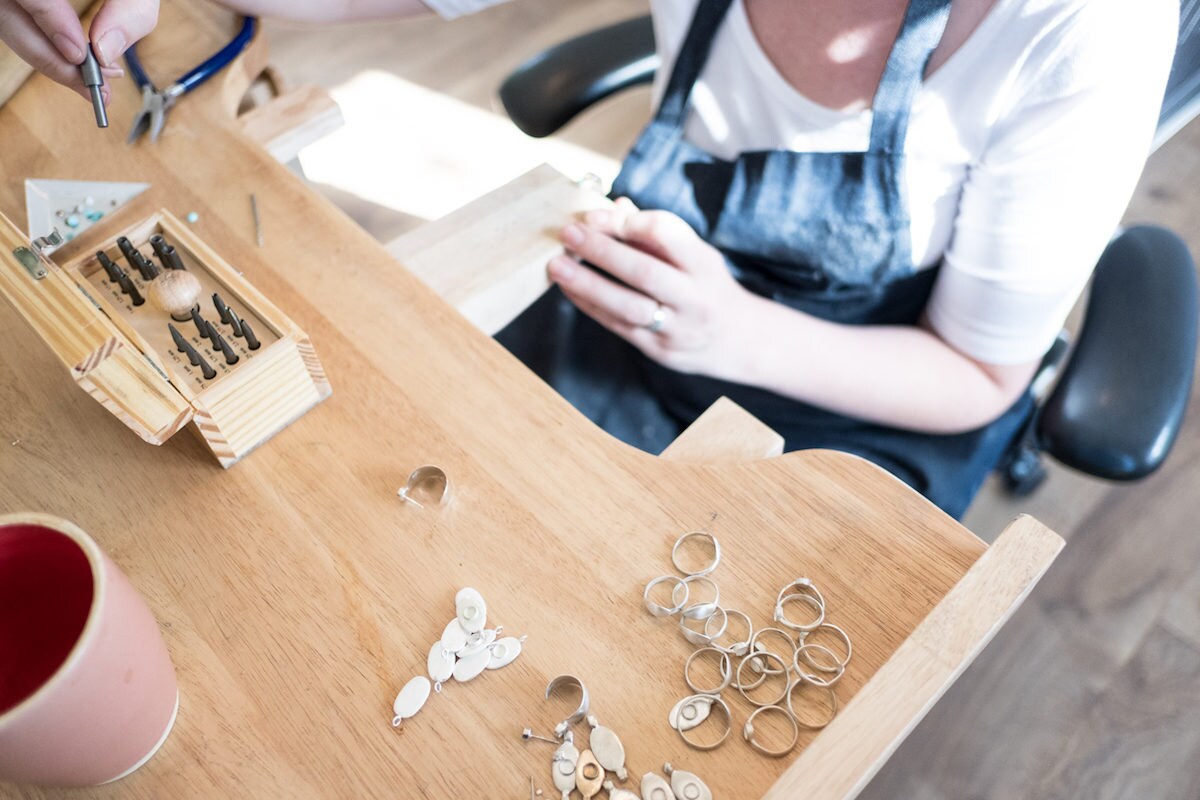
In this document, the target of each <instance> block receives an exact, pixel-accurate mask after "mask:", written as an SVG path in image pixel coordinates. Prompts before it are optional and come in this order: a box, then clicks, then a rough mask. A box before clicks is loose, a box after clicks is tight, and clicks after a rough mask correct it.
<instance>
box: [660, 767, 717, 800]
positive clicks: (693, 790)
mask: <svg viewBox="0 0 1200 800" xmlns="http://www.w3.org/2000/svg"><path fill="white" fill-rule="evenodd" d="M663 772H665V773H667V776H668V777H670V779H671V791H672V792H674V793H675V797H676V800H712V791H711V790H710V789H709V788H708V785H707V784H705V783H704V781H702V780H700V779H699V778H698V777H696V776H695V775H693V774H692V773H690V772H684V771H683V770H681V769H675V768H674V767H672V766H671V765H670V764H663Z"/></svg>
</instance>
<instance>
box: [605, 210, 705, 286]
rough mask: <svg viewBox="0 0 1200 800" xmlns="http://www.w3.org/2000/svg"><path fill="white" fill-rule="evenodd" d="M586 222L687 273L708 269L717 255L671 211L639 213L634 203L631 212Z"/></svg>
mask: <svg viewBox="0 0 1200 800" xmlns="http://www.w3.org/2000/svg"><path fill="white" fill-rule="evenodd" d="M630 209H633V210H630ZM584 221H585V222H587V224H588V226H590V227H592V228H594V229H596V230H598V231H602V232H604V233H607V234H608V235H609V236H613V237H616V238H618V239H621V240H622V241H625V242H629V243H630V244H633V245H635V246H636V247H637V248H638V249H641V250H644V251H646V252H648V253H651V254H653V255H655V256H658V257H659V258H660V259H662V260H663V261H666V262H668V263H670V264H674V265H675V266H676V267H678V268H680V269H682V270H684V271H685V272H692V271H695V270H696V269H697V268H700V267H703V266H707V263H706V261H707V260H708V259H711V258H712V257H713V255H714V253H715V251H713V250H712V249H711V248H710V247H708V246H707V245H706V244H705V242H704V240H703V239H701V238H700V237H699V235H697V233H696V232H695V231H694V230H692V227H691V226H690V225H688V224H687V223H686V222H684V221H683V220H682V219H681V218H680V217H678V216H676V215H675V214H671V213H669V212H667V211H637V210H636V208H635V207H634V206H633V204H632V203H630V204H629V208H624V207H621V208H617V209H612V210H609V209H603V210H598V211H589V212H588V213H587V214H586V215H585V216H584Z"/></svg>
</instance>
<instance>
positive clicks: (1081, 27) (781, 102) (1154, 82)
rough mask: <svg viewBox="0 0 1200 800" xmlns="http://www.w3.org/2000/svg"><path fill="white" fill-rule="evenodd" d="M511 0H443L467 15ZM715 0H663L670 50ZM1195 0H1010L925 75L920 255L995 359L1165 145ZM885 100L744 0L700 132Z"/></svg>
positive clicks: (658, 16) (1019, 345) (911, 170)
mask: <svg viewBox="0 0 1200 800" xmlns="http://www.w3.org/2000/svg"><path fill="white" fill-rule="evenodd" d="M497 1H498V0H425V2H427V3H428V5H429V6H430V7H432V8H433V9H434V10H435V11H438V12H439V13H441V14H443V16H447V17H449V16H457V15H458V14H461V13H466V12H469V11H474V10H477V9H479V8H482V7H484V6H487V5H492V4H494V3H495V2H497ZM696 3H697V0H651V8H652V11H653V15H654V27H655V34H656V38H657V42H658V48H659V52H660V53H661V55H662V57H663V64H664V68H663V69H662V70H661V71H660V72H659V74H658V76H657V77H656V81H655V95H654V96H655V102H656V104H657V100H658V97H659V96H660V95H661V92H662V91H663V88H664V84H665V81H666V79H667V77H668V76H669V74H670V69H671V66H672V65H673V64H674V61H675V58H676V55H677V54H678V51H679V48H680V46H681V45H682V42H683V38H684V36H685V34H686V32H687V27H688V24H689V23H690V21H691V18H692V14H693V13H694V11H695V7H696ZM1178 18H1179V2H1178V0H996V3H995V6H994V7H993V8H992V9H991V11H990V12H989V13H988V15H987V17H985V18H984V20H983V21H982V22H981V23H980V24H979V27H978V28H976V30H975V31H974V32H973V33H972V34H971V36H970V37H969V38H968V39H967V41H966V42H965V43H964V44H963V45H962V47H961V48H960V49H959V50H958V51H957V52H956V53H954V55H952V56H951V57H950V59H949V60H948V61H947V62H946V63H945V64H943V65H942V66H941V67H940V68H939V69H938V70H937V71H936V72H935V73H934V74H933V75H932V76H931V77H930V78H929V80H927V81H926V82H925V83H924V85H923V86H922V87H921V89H920V90H919V91H918V93H917V96H916V99H915V100H914V103H913V108H912V116H911V119H910V123H909V132H908V139H907V142H906V145H905V152H906V155H907V159H908V160H907V172H906V175H905V182H906V187H905V188H906V190H907V192H908V204H909V213H910V215H911V219H912V245H913V259H914V261H915V262H916V263H917V264H918V265H920V266H922V267H928V266H932V265H933V264H936V263H938V262H939V261H941V262H942V263H943V267H942V271H941V274H940V275H939V276H938V279H937V281H936V283H935V285H934V289H933V296H932V297H931V298H930V301H929V306H928V309H927V312H928V315H929V319H930V322H931V324H932V325H933V327H934V329H935V330H936V331H937V332H938V334H939V335H940V336H941V337H942V338H943V339H944V340H945V341H946V342H948V343H949V344H950V345H951V346H953V347H955V348H956V349H958V350H960V351H962V352H963V353H966V354H967V355H969V356H971V357H973V358H976V359H979V360H980V361H984V362H988V363H994V364H1017V363H1024V362H1029V361H1034V360H1036V359H1037V358H1038V357H1039V356H1040V355H1041V354H1042V353H1044V352H1045V350H1046V349H1047V348H1048V347H1049V346H1050V344H1051V342H1053V340H1054V337H1055V336H1056V335H1057V334H1058V331H1059V330H1060V329H1061V328H1062V325H1063V322H1064V321H1065V319H1066V317H1067V314H1068V313H1069V311H1070V309H1071V307H1072V306H1073V305H1074V302H1075V300H1076V299H1077V298H1078V296H1079V293H1080V292H1081V291H1082V289H1083V287H1084V285H1085V284H1086V283H1087V279H1088V277H1089V275H1090V274H1091V271H1092V268H1093V267H1094V266H1095V263H1096V261H1097V259H1098V258H1099V256H1100V253H1101V252H1102V250H1103V248H1104V246H1105V244H1106V243H1107V242H1108V240H1109V238H1110V237H1111V235H1112V233H1113V232H1114V230H1115V228H1116V226H1117V224H1118V222H1119V221H1120V218H1121V215H1122V213H1123V212H1124V209H1125V207H1126V205H1127V204H1128V202H1129V198H1130V195H1131V194H1132V192H1133V189H1134V186H1135V185H1136V183H1137V180H1138V177H1139V175H1140V174H1141V170H1142V166H1143V164H1144V162H1145V158H1146V155H1147V153H1148V152H1149V147H1150V142H1151V138H1152V136H1153V132H1154V128H1155V123H1156V122H1157V119H1158V110H1159V106H1160V104H1161V101H1162V94H1163V89H1164V87H1165V85H1166V79H1167V74H1168V72H1169V70H1170V66H1171V55H1172V52H1173V50H1174V46H1175V40H1176V34H1177V27H1178ZM870 127H871V112H870V110H869V109H867V110H863V111H857V112H842V111H837V110H833V109H829V108H826V107H824V106H820V105H818V104H816V103H814V102H813V101H811V100H809V99H808V98H806V97H805V96H803V95H802V94H800V93H799V92H798V91H796V90H795V89H794V88H792V86H791V84H789V83H788V82H787V80H786V79H785V78H784V77H783V76H782V75H781V74H780V73H779V71H778V70H777V69H776V68H775V66H774V65H773V64H772V63H771V61H770V60H769V59H768V58H767V56H766V54H765V53H764V52H763V50H762V48H761V46H760V45H759V43H758V40H757V39H756V38H755V36H754V32H753V30H752V28H751V27H750V23H749V19H748V18H747V16H746V12H745V8H744V6H743V5H742V0H734V2H733V5H732V7H731V8H730V10H729V13H728V14H727V15H726V18H725V21H724V23H723V24H722V26H721V28H720V29H719V31H718V32H717V36H716V39H715V40H714V42H713V45H712V49H711V51H710V54H709V59H708V63H707V64H706V66H705V69H704V72H703V73H702V74H701V77H700V79H699V80H698V81H697V84H696V86H695V88H694V89H693V91H692V96H691V113H690V114H689V117H688V120H687V123H686V129H685V135H686V137H687V139H688V140H689V141H690V142H691V143H693V144H695V145H697V146H698V147H701V148H703V149H704V150H707V151H708V152H710V153H712V154H713V155H716V156H718V157H721V158H726V159H729V158H732V157H734V156H735V155H736V154H737V153H739V152H742V151H745V150H762V149H772V148H784V149H789V150H797V151H802V152H824V151H833V152H836V151H858V150H865V149H866V147H867V142H868V138H869V132H870Z"/></svg>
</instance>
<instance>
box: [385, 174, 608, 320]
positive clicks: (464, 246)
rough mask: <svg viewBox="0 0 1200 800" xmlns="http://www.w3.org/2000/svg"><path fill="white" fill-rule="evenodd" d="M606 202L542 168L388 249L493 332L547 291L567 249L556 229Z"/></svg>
mask: <svg viewBox="0 0 1200 800" xmlns="http://www.w3.org/2000/svg"><path fill="white" fill-rule="evenodd" d="M608 205H609V201H608V199H607V198H605V197H604V196H603V195H602V194H600V193H599V192H598V191H596V190H594V189H590V188H586V187H582V186H579V185H578V184H576V183H575V182H573V181H571V180H569V179H568V178H567V177H566V176H565V175H563V174H562V173H560V172H558V171H557V170H555V169H554V168H553V167H550V166H547V165H544V164H543V165H542V166H540V167H538V168H537V169H534V170H531V171H530V172H527V173H526V174H524V175H522V176H521V177H519V178H517V179H516V180H514V181H512V182H510V183H508V184H505V185H504V186H502V187H500V188H499V189H496V190H495V191H493V192H489V193H488V194H486V195H484V196H483V197H481V198H479V199H478V200H476V201H474V202H472V203H469V204H467V205H466V206H464V207H463V208H461V209H459V210H458V211H455V212H453V213H451V214H448V215H447V216H445V217H442V218H441V219H439V220H436V221H434V222H430V223H426V224H425V225H422V226H421V227H420V228H417V229H416V230H414V231H412V232H411V233H406V234H405V235H403V236H401V237H400V238H399V239H397V240H395V241H394V242H392V243H391V244H389V245H387V249H388V252H389V253H391V254H392V255H393V256H395V257H396V260H398V261H399V262H400V263H401V264H403V265H404V266H405V267H406V268H407V269H408V270H409V271H411V272H412V273H413V274H415V275H417V276H418V277H419V278H420V279H421V280H423V281H424V282H425V283H426V285H428V286H429V287H430V288H431V289H433V290H434V291H435V292H437V293H438V295H440V296H441V298H442V299H443V300H445V301H446V302H447V303H450V304H451V305H453V306H454V307H455V308H457V309H458V310H459V311H460V312H461V313H462V315H463V316H464V317H466V318H467V319H469V320H470V321H471V322H472V323H474V324H475V325H476V327H478V328H479V329H480V330H482V331H483V332H484V333H488V334H492V333H495V332H496V331H498V330H500V329H501V328H503V327H504V326H505V325H507V324H508V323H509V322H510V321H511V320H512V319H513V318H514V317H516V316H517V314H519V313H521V312H522V311H524V310H525V309H526V308H527V307H528V306H529V305H530V304H531V303H532V302H533V301H534V300H536V299H537V298H538V297H540V296H541V294H542V293H543V292H545V291H546V289H548V288H549V286H550V281H549V279H548V278H547V276H546V263H547V262H548V261H549V260H550V259H551V258H553V257H554V256H556V255H558V254H559V253H561V252H563V246H562V244H561V243H560V242H559V240H558V231H559V230H560V229H561V228H562V227H563V226H564V225H566V224H567V223H568V222H570V221H571V220H572V219H574V218H575V217H576V215H578V214H579V213H581V212H583V211H587V210H590V209H594V208H603V207H607V206H608Z"/></svg>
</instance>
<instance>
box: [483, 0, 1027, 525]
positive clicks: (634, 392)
mask: <svg viewBox="0 0 1200 800" xmlns="http://www.w3.org/2000/svg"><path fill="white" fill-rule="evenodd" d="M731 2H732V0H700V2H699V5H698V6H697V8H696V13H695V16H694V17H693V18H692V22H691V26H690V28H689V30H688V33H687V37H686V39H685V40H684V44H683V47H682V48H681V50H680V52H679V56H678V59H677V60H676V62H675V66H674V69H673V71H672V73H671V77H670V80H669V81H668V83H667V86H666V90H665V92H664V94H663V99H662V102H661V104H660V106H659V109H658V112H657V114H656V115H655V117H654V119H653V121H651V123H650V124H649V126H647V128H646V130H645V131H644V132H643V133H642V134H641V137H640V138H639V139H638V141H637V142H636V144H635V145H634V147H633V150H632V151H631V152H630V154H629V156H628V157H627V158H626V159H625V162H624V164H623V165H622V169H621V173H620V175H618V176H617V179H616V181H615V183H614V184H613V190H612V194H613V196H625V197H629V198H630V199H631V200H633V202H634V203H636V204H637V205H638V206H639V207H641V208H646V209H650V208H653V209H665V210H667V211H671V212H673V213H675V214H677V215H679V216H680V217H682V218H683V219H684V220H685V221H687V222H688V224H690V225H691V226H692V227H693V228H695V229H696V231H697V232H698V233H699V234H700V235H701V236H702V237H703V238H704V239H706V240H707V241H708V242H709V243H711V244H713V245H714V246H716V247H717V248H718V249H720V250H721V252H722V253H723V254H724V256H725V258H726V261H727V263H728V264H729V268H730V270H731V271H732V273H733V275H734V276H735V277H736V278H737V279H738V281H739V282H740V283H741V284H742V285H743V286H744V287H745V288H746V289H748V290H750V291H752V292H754V293H756V294H759V295H761V296H763V297H767V298H770V299H773V300H775V301H777V302H780V303H783V304H785V305H788V306H790V307H792V308H794V309H797V310H799V311H802V312H804V313H806V314H811V315H813V316H816V317H820V318H822V319H826V320H830V321H834V322H838V323H843V324H850V325H915V324H916V323H917V321H918V319H919V317H920V315H921V312H922V310H923V309H924V308H925V305H926V303H927V302H928V300H929V295H930V292H931V291H932V288H933V283H934V280H935V278H936V276H937V271H938V268H937V267H934V268H932V269H925V270H918V269H917V268H916V267H915V265H914V264H913V259H912V247H911V241H910V231H911V224H910V220H909V215H908V207H907V202H906V198H905V191H904V167H905V163H904V161H905V159H904V141H905V136H906V134H907V131H908V121H909V113H910V109H911V106H912V102H913V99H914V97H915V96H916V93H917V90H918V89H919V88H920V85H921V82H922V80H923V77H924V72H925V68H926V65H927V64H928V61H929V57H930V55H931V54H932V53H933V51H934V49H935V48H936V47H937V44H938V42H939V41H940V40H941V37H942V34H943V32H944V30H945V26H946V21H947V19H948V17H949V13H950V0H912V2H911V4H910V5H909V8H908V11H907V14H906V15H905V19H904V23H903V25H902V27H901V30H900V33H899V36H898V37H897V39H896V43H895V45H894V46H893V49H892V52H891V54H890V55H889V57H888V61H887V66H886V67H885V69H884V74H883V78H882V80H881V81H880V84H879V88H878V91H877V93H876V95H875V98H874V102H873V105H872V124H871V134H870V144H869V147H868V149H867V151H866V152H854V153H800V152H793V151H789V150H767V151H754V152H746V153H741V154H740V155H738V157H737V158H736V159H734V160H733V161H725V160H722V159H719V158H715V157H714V156H712V155H710V154H709V153H707V152H705V151H704V150H701V149H699V148H697V147H695V146H694V145H691V144H689V143H688V142H687V141H686V140H685V139H684V134H683V131H684V123H685V121H686V118H687V113H688V100H689V96H690V94H691V90H692V86H693V85H694V84H695V82H696V80H697V78H698V77H699V76H700V74H701V72H702V71H703V69H704V64H705V61H706V60H707V57H708V52H709V48H710V46H711V44H712V41H713V39H714V37H715V35H716V33H717V30H718V28H719V27H720V25H721V23H722V21H723V19H724V17H725V14H726V12H727V11H728V9H729V6H730V3H731ZM668 324H669V323H668ZM498 338H499V339H500V341H501V342H502V343H503V344H505V346H507V347H509V349H510V350H512V351H513V352H514V353H515V354H517V355H518V356H519V357H521V358H522V359H523V360H525V361H526V363H528V364H529V365H530V366H531V367H532V368H533V369H534V370H535V371H536V372H538V374H540V375H541V376H542V377H544V378H545V379H546V380H547V381H549V382H550V383H551V385H553V386H554V387H555V388H556V389H557V390H558V391H560V392H561V393H562V394H563V395H564V396H565V397H566V398H567V399H568V400H570V401H571V402H572V403H573V404H575V405H576V406H577V407H578V408H580V410H581V411H583V412H584V413H585V414H587V415H588V416H589V417H590V418H591V419H593V420H594V421H595V422H597V424H599V425H600V426H601V427H603V428H605V430H607V431H609V432H610V433H612V434H613V435H614V436H617V437H618V438H621V439H623V440H625V441H627V442H629V443H630V444H634V445H636V446H639V447H642V448H643V449H646V450H649V451H652V452H657V451H659V450H661V449H662V448H663V447H665V446H666V445H667V444H669V443H670V441H671V440H672V439H673V438H674V437H675V436H676V435H678V433H679V432H680V431H681V430H682V428H683V427H685V426H686V425H687V424H689V423H690V422H691V421H692V420H694V419H695V418H696V417H697V416H699V414H700V413H701V412H703V411H704V409H706V408H707V407H708V406H709V405H711V404H712V403H713V402H714V401H715V400H716V399H717V398H719V397H721V396H727V397H729V398H731V399H732V400H734V401H735V402H737V403H738V404H739V405H740V406H742V407H743V408H745V409H746V410H747V411H749V412H750V413H752V414H754V415H755V416H756V417H758V418H759V419H761V420H762V421H763V422H764V423H766V424H767V425H770V426H771V427H772V428H774V429H775V430H776V431H778V432H779V433H780V434H782V435H783V437H784V440H785V443H786V447H787V449H788V450H798V449H809V448H829V449H834V450H841V451H844V452H849V453H853V454H855V455H859V456H862V457H863V458H866V459H868V460H870V461H873V462H874V463H876V464H878V465H880V466H882V467H883V468H884V469H887V470H888V471H890V472H891V473H893V474H894V475H896V476H897V477H899V478H900V479H901V480H903V481H905V482H906V483H908V484H909V485H910V486H912V487H913V488H915V489H916V490H917V491H919V492H921V493H922V494H924V495H925V496H926V497H928V498H929V499H930V500H932V501H933V502H934V503H936V504H937V505H938V506H940V507H941V508H942V509H943V510H945V511H946V512H947V513H949V514H950V515H952V516H954V517H959V516H961V515H962V513H963V512H964V511H965V510H966V507H967V505H968V504H969V503H970V501H971V498H972V497H973V496H974V495H975V493H976V492H977V491H978V489H979V486H980V485H981V484H982V482H983V480H984V478H986V477H987V474H988V473H989V472H990V471H991V470H992V469H993V468H994V467H995V465H996V463H997V462H998V461H999V459H1000V457H1001V455H1002V454H1003V452H1004V450H1005V448H1006V447H1007V446H1008V444H1009V443H1010V442H1011V441H1012V439H1013V438H1014V436H1015V435H1016V434H1017V433H1018V432H1019V431H1020V429H1021V426H1022V425H1023V423H1024V422H1025V421H1026V420H1027V419H1028V417H1029V415H1030V414H1031V413H1032V409H1033V401H1032V399H1031V398H1030V397H1029V396H1028V394H1026V395H1024V396H1022V397H1021V398H1020V399H1019V400H1018V401H1017V402H1016V403H1015V404H1014V405H1013V407H1012V408H1010V409H1009V410H1008V411H1006V412H1005V413H1004V414H1003V415H1002V416H1001V417H1000V418H999V419H997V420H995V421H994V422H992V423H991V424H989V425H986V426H984V427H982V428H979V429H976V430H973V431H968V432H966V433H961V434H953V435H933V434H924V433H915V432H912V431H905V430H899V429H896V428H890V427H887V426H882V425H875V424H872V423H868V422H864V421H862V420H857V419H853V418H850V417H846V416H843V415H840V414H835V413H832V412H829V411H825V410H823V409H819V408H816V407H814V406H810V405H808V404H805V403H800V402H797V401H795V400H792V399H790V398H786V397H783V396H781V395H778V394H774V393H772V392H768V391H765V390H762V389H757V388H754V387H751V386H745V385H741V384H735V383H730V382H727V381H720V380H715V379H712V378H706V377H703V376H697V375H685V374H683V373H679V372H675V371H673V370H670V369H667V368H666V367H663V366H661V365H659V364H656V363H654V362H652V361H650V360H649V359H647V358H645V357H644V356H642V355H641V354H640V353H639V352H638V351H637V350H636V349H634V348H633V347H632V346H630V345H628V344H627V343H625V342H624V341H622V340H621V339H619V337H616V336H615V335H613V334H611V333H609V332H608V331H606V330H605V329H603V328H602V327H600V326H599V325H598V324H596V323H595V322H593V321H592V320H590V319H589V318H587V317H586V316H584V315H583V314H582V313H581V312H578V311H577V310H575V309H574V307H573V306H571V305H570V303H569V302H568V301H566V299H565V298H564V297H563V295H562V294H561V292H551V293H549V294H548V295H546V296H545V297H543V298H542V300H540V301H539V302H538V303H536V304H535V305H534V306H532V307H531V308H530V309H529V311H527V312H526V313H525V314H523V315H522V316H521V317H518V318H517V320H515V321H514V322H513V323H512V324H511V325H510V326H509V327H508V328H507V329H506V330H504V331H502V332H501V334H500V335H499V337H498ZM773 346H779V344H778V343H775V344H774V345H773ZM819 379H820V376H814V380H819ZM894 390H895V391H904V387H903V386H897V387H894ZM947 390H948V391H953V387H947Z"/></svg>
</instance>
